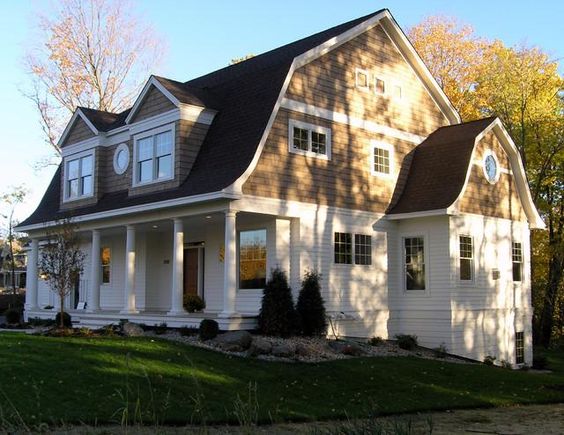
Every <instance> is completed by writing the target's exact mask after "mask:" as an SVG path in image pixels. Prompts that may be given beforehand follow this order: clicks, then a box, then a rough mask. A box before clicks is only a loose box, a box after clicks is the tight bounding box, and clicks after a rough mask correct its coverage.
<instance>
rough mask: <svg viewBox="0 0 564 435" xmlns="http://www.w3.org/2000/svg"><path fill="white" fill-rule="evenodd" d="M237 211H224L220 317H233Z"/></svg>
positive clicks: (235, 282) (235, 286)
mask: <svg viewBox="0 0 564 435" xmlns="http://www.w3.org/2000/svg"><path fill="white" fill-rule="evenodd" d="M236 216H237V212H235V211H232V210H228V211H226V212H225V253H224V256H223V267H224V273H223V311H222V312H221V313H220V314H219V316H220V317H233V316H236V315H237V312H236V311H235V298H236V297H237V252H236V245H237V230H236V226H235V222H236V220H235V219H236Z"/></svg>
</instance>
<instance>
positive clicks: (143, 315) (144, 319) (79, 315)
mask: <svg viewBox="0 0 564 435" xmlns="http://www.w3.org/2000/svg"><path fill="white" fill-rule="evenodd" d="M66 311H67V312H68V313H69V314H70V316H71V318H72V323H73V326H77V327H81V326H84V327H89V328H99V327H102V326H105V325H110V324H112V323H113V324H116V323H119V322H120V320H128V321H130V322H134V323H142V324H145V325H147V326H155V325H160V324H161V323H166V324H167V326H168V327H171V328H180V327H182V326H187V327H194V328H197V327H199V326H200V322H201V321H202V320H203V319H213V320H215V321H216V322H217V323H218V325H219V329H220V330H223V331H234V330H252V329H255V328H256V316H252V315H239V316H236V317H229V318H224V317H220V316H219V314H218V313H206V312H201V313H186V314H182V315H179V316H174V315H170V314H168V313H166V312H165V311H143V312H139V313H129V314H124V313H121V312H120V311H118V310H116V311H112V310H103V311H99V312H95V313H88V312H86V311H83V310H66ZM25 314H26V318H28V319H29V318H40V319H53V318H54V317H55V315H56V314H57V311H56V310H41V309H40V310H33V311H26V313H25Z"/></svg>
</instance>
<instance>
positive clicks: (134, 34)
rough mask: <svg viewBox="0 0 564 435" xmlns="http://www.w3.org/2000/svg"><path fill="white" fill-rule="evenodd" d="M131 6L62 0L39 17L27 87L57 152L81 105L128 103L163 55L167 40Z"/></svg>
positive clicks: (118, 1) (114, 107) (111, 107)
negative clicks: (66, 127)
mask: <svg viewBox="0 0 564 435" xmlns="http://www.w3.org/2000/svg"><path fill="white" fill-rule="evenodd" d="M132 11H134V7H133V5H132V4H131V3H130V2H129V1H123V0H59V1H58V2H57V3H56V8H55V11H53V12H52V13H50V15H49V16H46V15H39V16H38V17H37V20H38V26H37V27H38V30H39V32H40V34H39V36H38V38H37V40H38V43H37V44H36V45H35V46H33V47H31V48H30V49H29V50H28V52H27V54H26V57H25V59H24V63H25V66H26V68H27V70H28V72H29V74H30V76H31V85H30V86H29V88H28V89H27V90H25V91H24V93H25V94H26V96H28V97H29V98H30V99H31V100H32V101H33V103H34V105H35V107H36V109H37V112H38V114H39V118H40V123H41V127H42V129H43V132H44V134H45V140H46V143H47V144H48V145H50V147H51V149H52V151H54V152H55V155H56V156H58V155H60V151H61V150H60V149H59V147H58V145H57V141H58V139H59V137H60V135H61V133H62V131H63V129H64V127H65V124H66V123H67V122H68V120H69V117H70V115H71V114H72V113H73V112H74V110H75V109H76V108H77V107H79V106H82V107H88V108H91V109H98V110H103V111H108V112H119V111H122V110H124V109H126V108H127V107H129V106H130V105H131V104H132V101H133V99H134V98H135V97H136V96H137V94H138V93H139V91H140V89H141V87H142V86H143V84H144V83H145V81H146V80H147V79H148V76H149V74H150V72H151V71H154V69H155V67H156V66H157V65H158V64H159V63H160V61H161V60H162V54H163V53H164V44H163V42H162V40H161V39H160V38H159V37H158V36H157V35H156V33H155V31H154V30H153V29H152V28H151V27H150V26H149V25H147V24H145V23H143V22H142V21H141V20H140V18H139V17H138V16H137V15H135V14H134V13H133V12H132Z"/></svg>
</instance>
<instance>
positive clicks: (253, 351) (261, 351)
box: [249, 338, 272, 356]
mask: <svg viewBox="0 0 564 435" xmlns="http://www.w3.org/2000/svg"><path fill="white" fill-rule="evenodd" d="M271 352H272V343H271V342H270V341H268V340H265V339H263V338H255V339H253V342H252V343H251V347H250V349H249V354H250V355H252V356H257V355H268V354H270V353H271Z"/></svg>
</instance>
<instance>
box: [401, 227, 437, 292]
mask: <svg viewBox="0 0 564 435" xmlns="http://www.w3.org/2000/svg"><path fill="white" fill-rule="evenodd" d="M412 237H422V238H423V255H424V257H425V262H424V264H425V289H424V290H407V280H406V278H405V268H406V264H405V239H409V238H412ZM398 251H399V261H400V262H399V264H400V265H401V267H400V271H399V273H400V281H399V282H400V283H401V288H402V291H403V294H404V295H405V296H415V297H417V296H430V295H431V291H430V287H431V280H430V276H431V273H430V271H431V260H430V256H429V235H428V234H427V233H426V232H423V231H419V232H409V233H402V234H400V237H399V250H398Z"/></svg>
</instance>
